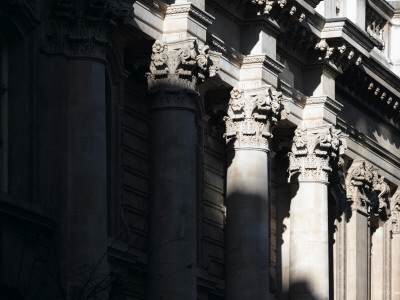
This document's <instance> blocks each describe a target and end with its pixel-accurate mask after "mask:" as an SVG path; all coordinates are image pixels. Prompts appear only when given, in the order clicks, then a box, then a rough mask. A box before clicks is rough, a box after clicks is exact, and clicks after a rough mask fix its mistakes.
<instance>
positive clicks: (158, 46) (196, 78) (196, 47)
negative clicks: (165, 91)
mask: <svg viewBox="0 0 400 300" xmlns="http://www.w3.org/2000/svg"><path fill="white" fill-rule="evenodd" d="M212 58H214V57H211V56H210V53H209V47H208V46H206V45H204V44H203V43H201V42H198V41H196V39H195V38H188V39H185V40H182V41H179V42H175V43H173V44H168V43H164V42H162V41H159V40H157V41H155V43H154V44H153V47H152V55H151V63H150V72H149V73H147V74H146V76H147V81H148V84H149V89H152V88H154V87H159V86H160V85H170V86H176V87H177V88H180V87H181V88H189V89H192V90H195V88H196V85H197V84H198V83H201V82H203V81H204V79H205V78H206V77H210V76H215V74H216V73H217V72H218V69H219V66H218V62H217V60H216V59H215V58H214V60H213V59H212Z"/></svg>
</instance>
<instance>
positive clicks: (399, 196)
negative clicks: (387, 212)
mask: <svg viewBox="0 0 400 300" xmlns="http://www.w3.org/2000/svg"><path fill="white" fill-rule="evenodd" d="M390 202H391V213H392V231H393V233H395V234H399V233H400V188H397V190H396V192H395V193H394V195H393V196H392V198H391V199H390Z"/></svg>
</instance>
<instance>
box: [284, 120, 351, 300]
mask: <svg viewBox="0 0 400 300" xmlns="http://www.w3.org/2000/svg"><path fill="white" fill-rule="evenodd" d="M345 149H346V142H345V137H344V135H342V134H341V132H340V130H336V129H334V128H332V126H329V125H328V126H321V127H317V128H312V129H302V128H297V129H296V131H295V136H294V138H293V145H292V152H290V153H289V180H291V182H292V185H291V194H292V200H291V203H290V267H289V273H290V274H289V279H290V288H289V289H290V299H298V298H301V297H304V298H313V299H326V300H327V299H329V249H328V245H329V240H328V239H329V234H328V183H329V178H330V174H331V173H332V171H333V170H335V169H337V168H339V167H341V160H340V159H339V158H340V157H339V156H340V155H341V154H343V153H344V151H345Z"/></svg>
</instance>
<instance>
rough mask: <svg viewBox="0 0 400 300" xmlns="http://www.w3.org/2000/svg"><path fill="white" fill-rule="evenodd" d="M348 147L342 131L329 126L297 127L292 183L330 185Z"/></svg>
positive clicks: (290, 171) (292, 160)
mask: <svg viewBox="0 0 400 300" xmlns="http://www.w3.org/2000/svg"><path fill="white" fill-rule="evenodd" d="M346 148H347V145H346V140H345V136H344V135H343V134H342V133H341V131H340V130H337V129H335V128H332V127H331V126H328V127H326V126H325V127H320V128H312V129H303V128H300V127H299V128H297V129H296V130H295V136H294V137H293V144H292V151H291V152H289V154H288V155H289V180H291V178H293V177H294V175H298V176H297V180H298V181H321V182H328V181H329V175H330V174H331V172H332V170H333V169H337V168H338V166H339V163H340V155H342V154H343V153H344V152H345V150H346Z"/></svg>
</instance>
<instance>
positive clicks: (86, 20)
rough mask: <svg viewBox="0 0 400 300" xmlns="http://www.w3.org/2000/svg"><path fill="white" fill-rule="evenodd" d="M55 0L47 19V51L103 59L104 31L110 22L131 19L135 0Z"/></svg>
mask: <svg viewBox="0 0 400 300" xmlns="http://www.w3.org/2000/svg"><path fill="white" fill-rule="evenodd" d="M76 2H78V1H76V0H55V1H54V6H53V10H52V15H51V17H50V18H49V22H48V23H47V30H46V38H47V42H46V46H45V47H44V51H45V52H47V53H50V54H62V55H65V56H68V57H74V58H79V57H85V58H87V57H89V58H92V59H100V60H104V59H105V56H106V49H107V47H108V46H109V44H110V43H109V41H108V40H107V33H108V32H109V31H110V30H111V29H112V28H113V24H116V23H126V22H128V21H130V20H132V19H133V3H134V2H135V0H108V1H97V0H84V1H81V2H80V3H79V5H78V3H76Z"/></svg>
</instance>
